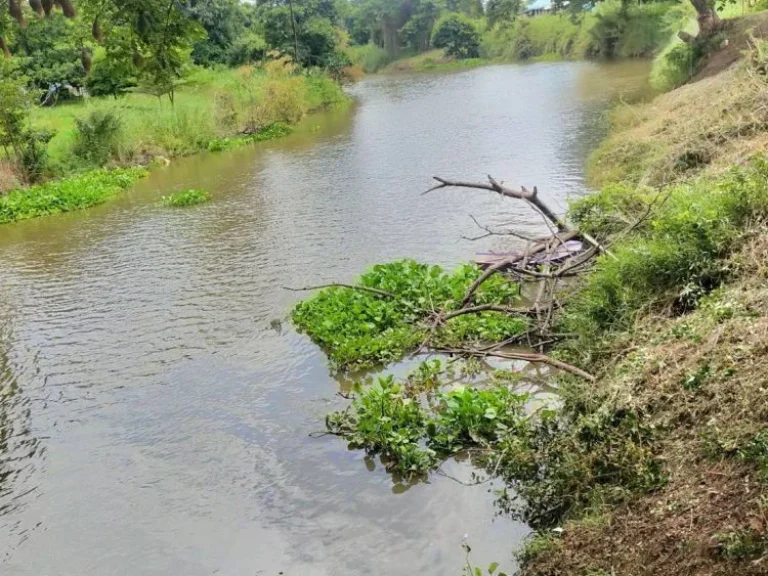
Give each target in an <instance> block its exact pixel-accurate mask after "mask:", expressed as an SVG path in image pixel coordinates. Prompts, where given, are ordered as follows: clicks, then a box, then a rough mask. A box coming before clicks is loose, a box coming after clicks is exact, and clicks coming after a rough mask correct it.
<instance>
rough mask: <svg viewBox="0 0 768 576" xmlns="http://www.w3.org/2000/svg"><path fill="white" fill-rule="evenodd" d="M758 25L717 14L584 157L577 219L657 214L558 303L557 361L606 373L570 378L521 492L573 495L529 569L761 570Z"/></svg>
mask: <svg viewBox="0 0 768 576" xmlns="http://www.w3.org/2000/svg"><path fill="white" fill-rule="evenodd" d="M764 22H765V18H764V16H763V15H761V16H760V17H749V18H744V19H739V20H736V21H734V22H732V23H730V24H729V25H728V27H727V31H726V34H727V42H724V44H723V45H724V46H725V47H724V48H723V49H722V50H720V51H716V52H715V53H713V54H711V55H710V56H709V57H708V59H707V61H706V62H704V63H703V66H702V71H706V74H704V73H701V72H700V73H699V76H697V77H696V78H695V80H696V81H694V82H692V83H690V84H688V85H686V86H684V87H682V88H679V89H677V90H674V91H672V92H670V93H668V94H664V95H661V96H659V97H657V98H656V99H655V100H654V101H653V102H650V103H648V104H645V105H641V106H634V107H628V106H622V107H621V108H620V109H619V110H617V111H616V113H615V115H614V122H615V126H614V131H613V134H612V135H611V136H610V137H609V138H608V139H607V140H606V141H605V142H604V143H603V145H602V146H601V147H600V149H599V150H598V151H597V152H596V153H595V154H594V156H593V159H592V162H591V169H590V171H591V175H592V178H593V180H594V181H596V182H598V183H599V184H600V185H602V186H603V190H602V192H601V193H599V194H598V195H596V196H594V197H591V198H588V199H587V200H585V201H582V202H580V203H577V205H576V206H575V207H574V208H573V209H572V216H573V217H574V218H576V219H577V220H578V221H579V223H580V224H581V225H582V226H589V227H593V231H594V233H595V234H598V235H599V234H605V233H606V231H607V230H608V229H609V228H610V227H611V226H616V225H617V224H618V222H621V221H622V220H623V221H624V222H633V221H642V219H643V214H646V212H643V210H645V209H644V208H642V206H643V203H645V204H648V203H649V202H652V201H653V200H651V199H652V198H655V199H660V200H659V201H662V202H664V206H663V207H660V208H655V209H652V210H651V209H650V208H649V209H648V210H651V211H650V212H649V214H650V216H649V217H648V219H649V220H650V222H649V223H648V224H647V225H646V224H642V225H641V226H639V228H640V233H639V234H638V232H637V229H635V230H633V231H632V234H631V236H633V237H634V238H632V239H629V240H622V241H621V242H620V243H618V244H617V245H616V246H615V247H614V246H612V252H613V254H614V259H609V258H606V259H605V260H604V261H603V262H602V263H601V265H600V266H598V268H597V269H596V271H595V272H594V273H593V274H592V275H591V276H590V277H589V278H587V280H586V283H585V287H584V289H583V290H582V291H581V292H580V293H579V294H578V295H577V296H576V297H575V299H573V301H572V302H571V303H570V304H569V306H571V312H570V313H569V316H570V319H569V321H568V326H569V327H571V328H573V329H577V330H580V331H581V336H580V337H579V339H578V340H577V341H576V342H575V343H573V344H569V345H567V346H563V347H561V348H560V349H559V353H560V354H562V355H563V356H564V357H566V358H569V359H571V360H572V361H575V362H577V363H578V364H579V365H580V366H582V367H583V368H585V369H587V370H590V371H592V373H597V374H600V375H601V377H600V378H599V379H598V380H597V381H596V383H594V384H593V385H590V386H589V387H584V386H578V385H577V386H575V387H573V386H569V388H568V393H567V395H566V396H565V401H564V406H563V409H562V412H561V414H563V416H564V419H563V427H562V428H561V430H560V432H558V433H557V434H556V437H557V438H558V440H557V441H556V442H555V444H554V445H556V446H560V447H567V448H568V450H569V451H570V455H569V457H568V461H567V463H566V465H565V466H563V465H562V463H558V465H557V468H556V469H557V471H556V472H554V473H553V472H551V471H548V472H547V473H546V474H545V475H544V477H543V479H537V480H535V481H534V482H533V483H532V484H531V486H534V487H535V489H540V488H541V486H542V485H543V486H546V485H548V483H551V482H553V481H555V480H561V481H562V482H563V484H560V485H557V484H553V485H551V486H550V488H551V487H553V486H554V488H555V492H556V493H559V494H560V496H561V497H562V498H564V499H566V500H567V501H568V505H567V506H566V507H565V508H564V512H563V513H562V514H559V515H558V516H557V517H556V518H555V519H554V521H553V522H550V523H549V524H548V525H546V526H544V527H541V529H540V530H539V531H538V532H537V533H536V534H535V536H534V537H533V538H532V539H531V540H530V541H529V544H528V546H527V547H526V548H525V550H524V551H523V552H522V553H521V555H520V558H521V561H522V565H523V570H522V572H521V573H522V574H523V575H524V576H566V575H569V576H570V575H573V574H600V575H602V574H640V573H642V574H648V575H658V576H662V575H663V576H669V575H681V576H682V575H689V574H712V575H714V574H722V575H726V574H744V575H751V574H765V567H764V566H763V563H764V560H765V558H766V556H768V524H766V522H765V515H764V508H765V499H766V497H767V496H768V484H766V479H767V478H768V476H766V470H767V469H768V447H767V446H766V434H767V433H768V428H766V424H765V423H766V421H767V419H766V416H768V404H766V401H765V395H764V386H763V380H764V373H765V363H766V359H767V358H768V356H767V355H766V351H765V347H764V342H765V327H766V325H767V324H768V316H767V315H766V313H765V299H766V290H765V279H766V266H767V265H768V250H766V246H767V245H768V236H767V235H766V234H765V231H764V223H765V220H766V218H767V217H768V166H767V165H766V164H765V160H764V159H763V158H762V157H761V156H760V153H761V152H762V151H763V150H764V144H765V139H766V137H768V132H766V130H765V125H766V124H765V121H764V119H762V114H763V110H762V109H763V107H764V102H763V101H764V99H765V95H766V94H768V84H767V83H766V78H765V74H764V72H763V71H762V70H763V67H764V62H765V60H764V56H763V54H765V41H764V40H761V39H760V38H755V37H754V35H756V34H761V35H762V34H763V33H762V32H761V30H762V29H763V28H762V27H763V25H764ZM747 35H748V36H749V37H750V42H749V46H745V45H744V39H745V37H746V36H747ZM735 46H740V47H742V48H743V49H748V51H747V55H746V61H742V62H736V61H735V60H736V58H733V57H732V55H733V54H734V50H733V47H735ZM756 155H757V156H756ZM745 166H746V167H745ZM648 186H654V188H649V187H648ZM654 190H655V191H654ZM643 197H645V201H643V200H642V198H643ZM638 210H640V211H641V212H638ZM625 219H626V220H625ZM618 225H619V226H621V225H620V224H618ZM551 446H552V445H551V444H550V449H551ZM555 453H557V452H555ZM542 455H543V456H544V460H543V461H544V462H545V463H547V465H551V464H552V463H553V461H552V454H542ZM566 473H567V474H568V475H569V476H570V478H569V479H568V480H567V481H566V477H565V474H566ZM560 474H562V476H560ZM573 478H580V480H581V483H580V482H579V480H576V481H574V480H573ZM582 491H583V492H582ZM579 493H581V494H582V497H576V495H577V494H579ZM555 527H557V530H556V531H552V528H555Z"/></svg>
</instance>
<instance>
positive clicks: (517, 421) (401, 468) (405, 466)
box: [326, 375, 528, 476]
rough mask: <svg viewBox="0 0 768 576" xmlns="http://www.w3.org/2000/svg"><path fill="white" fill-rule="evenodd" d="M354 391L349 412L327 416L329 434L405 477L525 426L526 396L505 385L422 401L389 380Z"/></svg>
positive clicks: (490, 444) (488, 445) (460, 390)
mask: <svg viewBox="0 0 768 576" xmlns="http://www.w3.org/2000/svg"><path fill="white" fill-rule="evenodd" d="M356 392H357V397H356V398H355V400H354V401H353V403H352V405H351V406H350V407H349V408H348V409H347V410H344V411H342V412H335V413H332V414H329V415H328V416H327V417H326V426H327V428H328V430H329V431H330V432H332V433H334V434H339V435H341V436H343V437H344V438H346V440H347V441H348V442H349V446H350V448H356V449H363V450H365V451H366V452H368V453H369V454H380V455H381V456H382V458H383V460H384V461H385V462H387V465H388V467H389V469H390V470H393V471H397V472H400V473H402V474H406V475H409V476H412V475H417V476H418V475H422V474H425V473H427V472H429V471H430V470H432V469H434V468H435V467H437V466H438V465H439V463H440V462H441V461H442V460H443V459H445V458H447V457H449V456H451V455H452V454H456V453H458V452H460V451H462V450H465V449H468V448H471V447H478V446H480V447H484V448H491V447H493V446H496V445H498V443H499V442H500V441H501V440H502V439H503V438H505V437H506V436H507V435H509V434H511V433H519V432H520V430H521V429H523V428H525V426H526V421H525V418H524V406H525V403H526V401H527V399H528V396H527V395H526V394H517V393H515V392H513V391H511V390H510V389H509V388H508V387H506V386H493V387H491V388H487V389H480V388H476V387H471V386H458V387H456V388H454V389H453V390H450V391H437V392H436V393H434V394H432V395H431V396H430V398H429V401H427V402H424V401H422V400H420V398H419V394H414V393H413V388H411V387H409V386H408V385H406V383H401V382H397V381H396V380H395V378H394V377H393V376H391V375H390V376H386V377H380V378H379V379H378V380H377V382H376V383H374V384H373V385H372V386H370V387H368V388H363V387H362V386H360V385H358V386H357V387H356Z"/></svg>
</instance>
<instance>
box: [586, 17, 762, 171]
mask: <svg viewBox="0 0 768 576" xmlns="http://www.w3.org/2000/svg"><path fill="white" fill-rule="evenodd" d="M746 22H748V23H753V24H755V26H757V27H750V28H748V29H745V28H746V24H745V22H740V23H739V24H738V25H734V26H733V27H732V36H733V38H732V39H729V42H728V45H727V46H726V48H724V49H723V50H722V51H721V52H720V53H716V54H714V55H713V56H712V57H711V58H710V62H709V63H708V64H707V65H705V68H704V71H705V72H706V73H702V74H701V75H700V76H699V77H698V78H699V80H698V81H696V82H693V83H691V84H687V85H685V86H682V87H680V88H678V89H676V90H673V91H672V92H670V93H668V94H663V95H661V96H659V97H657V98H656V99H654V100H653V101H652V102H650V103H647V104H642V105H640V106H631V105H623V106H622V107H621V108H619V109H617V110H616V111H615V112H614V117H613V121H614V128H615V129H614V132H613V135H612V136H611V137H609V138H608V139H607V140H606V141H605V142H603V144H602V145H601V146H600V148H599V149H598V150H597V151H596V152H595V154H594V155H593V156H592V158H591V160H590V166H589V173H590V178H591V180H592V182H593V183H594V184H595V185H599V186H601V185H604V184H608V183H612V182H616V181H626V182H629V183H632V184H648V185H652V186H658V185H664V184H667V183H670V182H675V181H680V180H686V179H689V178H691V177H693V176H697V175H699V174H701V173H711V174H716V173H719V172H722V171H724V170H725V169H727V168H729V167H731V166H733V165H734V164H742V163H744V162H746V161H747V160H748V159H749V158H751V157H752V156H754V154H755V152H757V151H762V150H764V149H765V146H766V144H768V80H767V79H766V75H765V71H764V70H762V71H761V70H760V69H759V66H757V67H756V66H755V65H754V64H755V63H754V62H752V63H750V62H737V63H735V64H734V61H735V59H736V56H739V57H741V56H743V51H742V50H738V51H734V48H733V47H734V46H746V45H747V44H746V40H745V38H746V36H745V35H746V34H752V33H754V34H762V33H764V32H768V25H764V24H765V22H766V17H765V15H760V19H759V20H754V18H752V19H749V20H747V21H746ZM717 63H719V64H717ZM717 65H719V66H726V67H727V68H726V69H725V70H722V71H719V73H717V74H715V72H718V70H715V68H714V67H715V66H717Z"/></svg>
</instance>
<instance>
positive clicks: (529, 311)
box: [438, 304, 536, 323]
mask: <svg viewBox="0 0 768 576" xmlns="http://www.w3.org/2000/svg"><path fill="white" fill-rule="evenodd" d="M480 312H502V313H504V314H510V315H512V314H517V315H519V316H535V315H536V310H534V309H533V308H508V307H506V306H496V305H493V304H482V305H480V306H472V307H471V308H461V309H459V310H455V311H453V312H449V313H448V314H445V315H443V316H438V319H439V322H440V323H443V322H447V321H448V320H451V319H453V318H456V317H457V316H463V315H464V314H479V313H480Z"/></svg>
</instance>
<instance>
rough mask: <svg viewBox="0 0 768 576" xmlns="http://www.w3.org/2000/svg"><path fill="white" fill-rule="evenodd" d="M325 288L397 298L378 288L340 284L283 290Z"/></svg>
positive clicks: (288, 287)
mask: <svg viewBox="0 0 768 576" xmlns="http://www.w3.org/2000/svg"><path fill="white" fill-rule="evenodd" d="M323 288H349V289H350V290H359V291H361V292H369V293H371V294H376V295H377V296H383V297H385V298H395V297H396V296H395V295H394V294H392V292H387V291H386V290H378V289H377V288H368V286H357V285H355V284H341V283H339V282H332V283H330V284H320V285H318V286H305V287H303V288H291V287H290V286H283V290H289V291H291V292H311V291H312V290H322V289H323Z"/></svg>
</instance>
